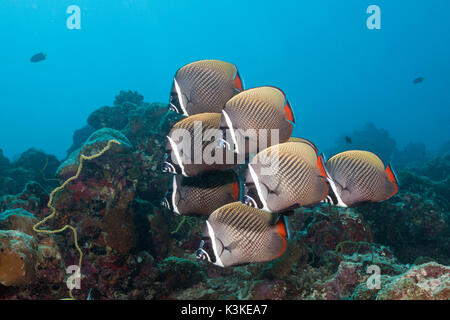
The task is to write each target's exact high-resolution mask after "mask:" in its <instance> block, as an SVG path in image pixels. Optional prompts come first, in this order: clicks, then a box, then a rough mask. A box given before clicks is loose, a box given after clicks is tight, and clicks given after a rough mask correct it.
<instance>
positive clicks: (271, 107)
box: [219, 86, 295, 154]
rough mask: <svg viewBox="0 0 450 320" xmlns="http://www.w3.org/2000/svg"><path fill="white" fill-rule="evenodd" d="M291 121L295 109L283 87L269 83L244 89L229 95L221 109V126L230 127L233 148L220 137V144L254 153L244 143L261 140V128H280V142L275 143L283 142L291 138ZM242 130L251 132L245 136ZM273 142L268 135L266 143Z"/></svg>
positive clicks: (254, 143)
mask: <svg viewBox="0 0 450 320" xmlns="http://www.w3.org/2000/svg"><path fill="white" fill-rule="evenodd" d="M293 123H295V120H294V112H293V111H292V107H291V104H290V103H289V101H288V100H287V99H286V95H285V94H284V92H283V91H282V90H280V89H278V88H275V87H271V86H264V87H258V88H253V89H249V90H245V91H243V92H241V93H239V94H237V95H236V96H234V97H233V98H231V99H230V100H229V101H228V102H227V103H226V105H225V108H224V109H223V110H222V118H221V122H220V128H221V129H222V130H224V131H228V130H229V133H230V134H231V138H232V141H233V144H234V148H231V146H229V145H228V142H227V141H225V140H223V139H222V141H220V142H219V144H220V145H221V146H222V147H224V146H226V147H227V148H228V149H232V150H233V151H234V152H236V153H237V154H252V153H256V152H257V151H258V150H248V149H247V146H257V145H258V142H259V143H261V141H260V139H259V138H260V137H259V133H260V132H261V130H272V129H273V130H279V136H278V138H279V141H277V142H276V143H282V142H286V141H287V140H288V139H289V138H290V136H291V134H292V130H293ZM244 132H253V134H251V133H250V134H249V135H248V136H244ZM268 136H270V134H268ZM272 144H273V143H271V141H270V139H269V137H268V139H267V144H266V145H267V146H271V145H272Z"/></svg>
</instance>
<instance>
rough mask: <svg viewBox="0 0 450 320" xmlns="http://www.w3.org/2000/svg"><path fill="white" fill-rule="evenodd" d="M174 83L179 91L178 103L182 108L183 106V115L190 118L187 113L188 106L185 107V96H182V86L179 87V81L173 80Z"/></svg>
mask: <svg viewBox="0 0 450 320" xmlns="http://www.w3.org/2000/svg"><path fill="white" fill-rule="evenodd" d="M173 82H174V84H175V90H176V91H177V95H178V101H179V102H180V106H181V110H182V111H183V115H185V116H186V117H188V116H189V114H188V113H187V111H186V106H185V105H184V100H183V95H182V94H181V89H180V86H179V85H178V82H177V79H173Z"/></svg>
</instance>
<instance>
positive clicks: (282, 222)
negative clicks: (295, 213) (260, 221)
mask: <svg viewBox="0 0 450 320" xmlns="http://www.w3.org/2000/svg"><path fill="white" fill-rule="evenodd" d="M276 229H277V232H278V233H279V234H281V235H282V236H283V237H285V238H286V239H290V238H291V231H290V230H289V224H288V220H287V217H286V216H284V215H283V216H281V217H280V218H279V219H278V222H277V223H276Z"/></svg>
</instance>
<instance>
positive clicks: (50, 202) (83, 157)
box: [33, 140, 120, 298]
mask: <svg viewBox="0 0 450 320" xmlns="http://www.w3.org/2000/svg"><path fill="white" fill-rule="evenodd" d="M113 143H115V144H119V145H120V142H118V141H117V140H109V141H108V143H107V144H106V146H105V147H104V148H103V149H102V150H101V151H100V152H98V153H96V154H94V155H91V156H86V155H84V154H81V155H80V158H79V162H80V163H79V165H78V170H77V172H76V174H75V175H74V176H73V177H71V178H69V179H67V180H66V181H65V182H64V183H63V184H62V185H61V186H59V187H57V188H56V189H54V190H53V191H52V192H51V193H50V198H49V200H48V204H47V206H48V207H49V208H50V210H51V213H50V215H48V216H47V217H45V218H44V219H43V220H41V221H39V222H38V223H36V224H35V225H34V226H33V230H34V231H35V232H38V233H45V234H55V233H61V232H64V231H65V230H67V229H70V230H72V232H73V237H74V244H75V247H76V248H77V250H78V252H79V254H80V258H79V260H78V271H77V275H76V276H77V277H78V278H81V263H82V261H83V251H82V250H81V248H80V247H79V245H78V234H77V230H76V229H75V228H74V227H73V226H71V225H65V226H63V227H62V228H59V229H56V230H42V229H39V227H40V226H41V225H43V224H44V223H46V222H47V221H48V220H50V219H52V218H53V217H54V216H55V215H56V208H55V207H54V206H53V197H54V195H55V194H56V193H57V192H58V191H60V190H62V189H64V188H65V187H66V186H67V185H68V184H69V183H70V182H72V181H74V180H76V179H78V177H79V176H80V173H81V170H83V162H84V161H89V160H93V159H96V158H98V157H100V156H102V155H103V154H104V153H105V152H106V151H108V150H109V149H110V148H111V145H112V144H113ZM69 294H70V297H71V298H73V294H72V288H70V291H69Z"/></svg>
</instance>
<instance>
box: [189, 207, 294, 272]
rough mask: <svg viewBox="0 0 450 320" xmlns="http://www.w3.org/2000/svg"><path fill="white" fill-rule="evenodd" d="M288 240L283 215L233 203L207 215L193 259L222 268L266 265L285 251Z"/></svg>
mask: <svg viewBox="0 0 450 320" xmlns="http://www.w3.org/2000/svg"><path fill="white" fill-rule="evenodd" d="M288 238H289V228H288V225H287V220H286V218H285V217H284V216H283V217H281V218H279V217H278V215H276V214H273V213H269V212H265V211H262V210H259V209H256V208H251V207H249V206H246V205H244V204H242V203H241V202H234V203H230V204H227V205H225V206H223V207H221V208H220V209H217V210H216V211H214V212H213V213H212V214H211V215H210V216H209V218H208V220H207V221H206V226H205V230H204V232H203V237H202V240H201V242H200V246H199V248H198V250H197V252H196V256H197V259H200V260H206V261H209V262H211V263H213V264H215V265H216V266H219V267H223V268H225V267H229V266H237V265H243V264H248V263H255V262H266V261H271V260H274V259H276V258H278V257H280V256H281V255H282V254H283V253H284V252H285V251H286V248H287V239H288Z"/></svg>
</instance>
